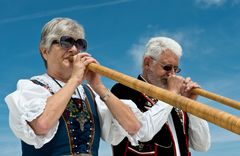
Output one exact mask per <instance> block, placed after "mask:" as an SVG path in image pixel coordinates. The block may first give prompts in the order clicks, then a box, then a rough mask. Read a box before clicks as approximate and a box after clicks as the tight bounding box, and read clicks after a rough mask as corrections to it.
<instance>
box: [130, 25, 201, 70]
mask: <svg viewBox="0 0 240 156" xmlns="http://www.w3.org/2000/svg"><path fill="white" fill-rule="evenodd" d="M203 32H204V30H202V29H192V30H190V29H187V30H179V31H176V32H171V31H168V30H162V31H157V32H154V33H148V34H145V35H143V36H142V37H140V38H139V40H138V41H137V42H136V43H133V44H132V46H131V48H130V49H129V50H128V51H129V53H130V55H131V56H132V57H133V61H134V62H135V65H136V68H137V69H139V68H140V67H141V63H142V56H143V53H144V51H145V45H146V43H147V42H148V40H149V39H150V38H152V37H156V36H167V37H170V38H173V39H174V40H176V41H177V42H178V43H180V45H181V46H182V47H183V52H184V55H186V56H188V55H189V54H190V52H191V51H193V50H194V49H196V45H197V42H198V41H197V38H196V37H192V36H196V35H199V34H201V33H203ZM195 55H196V54H195Z"/></svg>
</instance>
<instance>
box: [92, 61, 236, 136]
mask: <svg viewBox="0 0 240 156" xmlns="http://www.w3.org/2000/svg"><path fill="white" fill-rule="evenodd" d="M87 68H88V69H89V70H91V71H93V72H96V73H98V74H100V75H102V76H105V77H107V78H110V79H112V80H115V81H117V82H119V83H121V84H123V85H125V86H128V87H130V88H132V89H134V90H137V91H139V92H142V93H145V94H146V95H148V96H151V97H154V98H157V99H159V100H161V101H163V102H166V103H168V104H170V105H172V106H174V107H177V108H179V109H181V110H183V111H185V112H188V113H191V114H193V115H195V116H197V117H199V118H202V119H205V120H207V121H209V122H211V123H213V124H215V125H218V126H220V127H222V128H224V129H226V130H229V131H231V132H233V133H236V134H240V118H238V117H236V116H234V115H232V114H229V113H226V112H224V111H221V110H218V109H216V108H213V107H210V106H208V105H206V104H203V103H200V102H198V101H194V100H191V99H189V98H186V97H183V96H180V95H177V94H175V93H172V92H170V91H167V90H165V89H162V88H159V87H156V86H154V85H151V84H149V83H145V82H143V81H140V80H138V79H136V78H133V77H131V76H128V75H125V74H122V73H120V72H118V71H115V70H112V69H110V68H107V67H104V66H101V65H98V64H96V63H90V64H89V65H88V67H87Z"/></svg>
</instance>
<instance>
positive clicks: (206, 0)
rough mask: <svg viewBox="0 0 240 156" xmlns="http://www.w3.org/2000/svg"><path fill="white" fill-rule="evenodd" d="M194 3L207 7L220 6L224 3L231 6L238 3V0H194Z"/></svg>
mask: <svg viewBox="0 0 240 156" xmlns="http://www.w3.org/2000/svg"><path fill="white" fill-rule="evenodd" d="M195 3H196V4H197V5H198V6H199V7H203V8H209V7H214V6H215V7H220V6H223V5H226V4H230V5H232V6H235V5H238V4H240V0H195Z"/></svg>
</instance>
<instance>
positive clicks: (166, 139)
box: [111, 76, 188, 156]
mask: <svg viewBox="0 0 240 156" xmlns="http://www.w3.org/2000/svg"><path fill="white" fill-rule="evenodd" d="M138 79H139V80H142V81H144V80H143V79H142V78H141V76H139V77H138ZM111 92H112V93H113V94H115V95H116V96H117V97H118V98H120V99H131V100H132V101H133V102H134V103H135V104H136V105H137V107H138V108H139V109H140V110H141V111H142V112H145V111H147V109H146V108H145V107H144V106H145V105H146V103H147V102H148V100H147V99H146V98H145V97H144V95H143V94H142V93H140V92H138V91H136V90H133V89H131V88H129V87H127V86H124V85H122V84H120V83H117V84H115V85H114V86H113V87H112V89H111ZM173 110H174V109H173ZM172 112H173V111H172ZM172 112H171V113H172ZM174 112H175V111H174ZM174 112H173V114H174ZM176 115H177V114H176V112H175V114H174V115H173V116H172V117H173V120H174V121H175V120H176V121H175V122H174V125H175V124H176V126H175V127H177V128H176V131H180V132H179V134H177V135H180V137H178V140H179V141H180V142H179V144H181V146H180V151H181V155H182V156H187V151H188V150H187V148H186V139H185V137H184V134H183V127H182V123H181V121H180V119H179V117H178V116H176ZM128 145H129V147H130V148H132V149H133V150H136V151H138V152H150V151H155V152H157V155H159V156H160V155H161V156H174V153H175V149H174V141H173V139H172V136H171V132H170V130H169V128H168V125H167V124H165V125H164V126H163V127H162V129H161V130H160V131H159V132H158V133H157V134H156V135H155V136H154V137H153V139H152V140H151V141H148V142H144V143H143V142H140V143H139V146H131V144H130V143H129V142H128V139H127V138H125V139H124V140H123V141H122V142H121V143H120V144H118V145H116V146H112V148H113V155H114V156H124V155H125V154H126V156H133V155H139V154H132V153H129V150H127V146H128Z"/></svg>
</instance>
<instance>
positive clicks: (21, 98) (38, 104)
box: [5, 80, 58, 148]
mask: <svg viewBox="0 0 240 156" xmlns="http://www.w3.org/2000/svg"><path fill="white" fill-rule="evenodd" d="M49 96H51V93H50V92H49V91H48V90H47V89H45V88H44V87H42V86H40V85H36V84H34V83H33V82H32V81H30V80H19V81H18V83H17V90H16V91H14V92H13V93H11V94H9V95H8V96H6V98H5V101H6V103H7V106H8V108H9V125H10V128H11V129H12V131H13V133H14V134H15V135H16V136H17V137H18V138H20V139H21V140H23V141H24V142H26V143H27V144H30V145H34V146H35V148H40V147H42V146H43V145H44V144H45V143H47V142H49V141H50V140H51V139H52V138H53V137H54V135H55V133H56V131H57V127H58V123H57V124H56V125H55V126H54V127H53V128H52V129H51V130H50V131H49V132H48V134H47V135H44V136H43V135H41V136H40V135H36V134H35V133H34V131H33V129H32V128H31V127H30V126H29V124H28V122H31V121H32V120H34V119H36V118H37V117H38V116H39V115H41V114H42V113H43V111H44V108H45V105H46V100H47V98H48V97H49Z"/></svg>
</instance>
